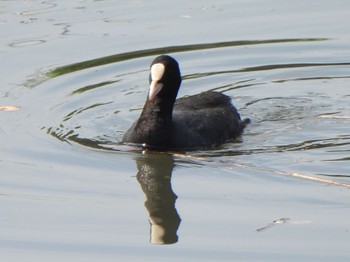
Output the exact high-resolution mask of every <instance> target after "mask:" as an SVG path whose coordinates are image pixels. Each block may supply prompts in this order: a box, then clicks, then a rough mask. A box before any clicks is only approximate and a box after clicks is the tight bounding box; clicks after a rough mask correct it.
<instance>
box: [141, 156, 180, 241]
mask: <svg viewBox="0 0 350 262" xmlns="http://www.w3.org/2000/svg"><path fill="white" fill-rule="evenodd" d="M136 163H137V169H138V173H137V180H138V181H139V183H140V185H141V188H142V191H143V192H144V193H145V195H146V202H145V207H146V209H147V211H148V212H149V221H150V224H151V232H150V233H151V237H150V241H151V243H153V244H174V243H176V242H177V241H178V236H177V230H178V228H179V225H180V222H181V218H180V216H179V214H178V213H177V211H176V208H175V202H176V199H177V196H176V195H175V193H174V192H173V190H172V188H171V175H172V171H173V168H174V159H173V157H172V156H171V155H168V154H160V153H158V154H157V153H146V154H143V155H142V156H140V157H139V158H138V159H137V160H136Z"/></svg>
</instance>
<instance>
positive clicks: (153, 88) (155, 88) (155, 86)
mask: <svg viewBox="0 0 350 262" xmlns="http://www.w3.org/2000/svg"><path fill="white" fill-rule="evenodd" d="M162 87H163V84H162V83H158V81H155V80H153V81H152V82H151V85H150V87H149V93H148V99H149V100H153V99H154V98H155V97H156V95H158V93H159V92H160V90H162Z"/></svg>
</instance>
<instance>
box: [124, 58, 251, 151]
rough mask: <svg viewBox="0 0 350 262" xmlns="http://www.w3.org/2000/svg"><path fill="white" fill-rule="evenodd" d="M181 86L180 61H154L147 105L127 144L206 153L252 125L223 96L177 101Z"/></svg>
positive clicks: (209, 93)
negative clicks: (205, 151) (207, 149)
mask: <svg viewBox="0 0 350 262" xmlns="http://www.w3.org/2000/svg"><path fill="white" fill-rule="evenodd" d="M180 85H181V74H180V69H179V66H178V63H177V62H176V60H175V59H174V58H172V57H170V56H167V55H162V56H158V57H157V58H156V59H154V61H153V62H152V64H151V73H150V91H149V94H148V97H147V99H146V103H145V105H144V107H143V110H142V113H141V115H140V117H139V119H138V120H137V121H136V122H135V123H134V124H133V125H132V126H131V127H130V129H129V130H128V131H127V132H126V133H125V135H124V137H123V142H125V143H135V144H140V145H143V147H146V148H149V149H155V150H197V149H206V148H211V147H214V146H218V145H220V144H223V143H225V142H227V141H230V140H233V139H235V138H237V137H238V136H239V135H240V134H241V133H242V132H243V129H244V127H245V126H246V125H247V123H249V119H244V120H241V117H240V115H239V113H238V112H237V110H236V108H235V107H234V106H233V105H232V103H231V99H230V98H229V97H228V96H226V95H224V94H222V93H219V92H214V91H206V92H202V93H200V94H197V95H193V96H187V97H183V98H180V99H177V100H176V96H177V93H178V90H179V88H180Z"/></svg>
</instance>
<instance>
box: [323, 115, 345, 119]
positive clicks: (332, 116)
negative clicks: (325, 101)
mask: <svg viewBox="0 0 350 262" xmlns="http://www.w3.org/2000/svg"><path fill="white" fill-rule="evenodd" d="M318 117H320V118H332V119H350V116H339V115H320V116H318Z"/></svg>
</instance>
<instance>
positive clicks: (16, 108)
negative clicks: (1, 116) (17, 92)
mask: <svg viewBox="0 0 350 262" xmlns="http://www.w3.org/2000/svg"><path fill="white" fill-rule="evenodd" d="M18 109H19V107H18V106H0V111H16V110H18Z"/></svg>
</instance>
